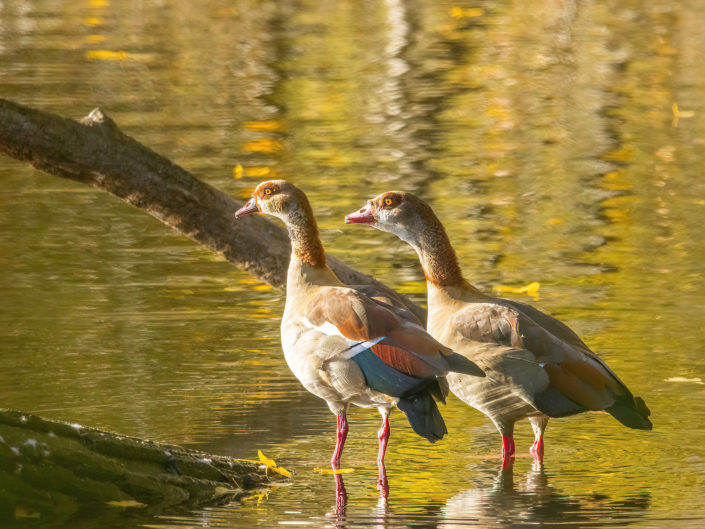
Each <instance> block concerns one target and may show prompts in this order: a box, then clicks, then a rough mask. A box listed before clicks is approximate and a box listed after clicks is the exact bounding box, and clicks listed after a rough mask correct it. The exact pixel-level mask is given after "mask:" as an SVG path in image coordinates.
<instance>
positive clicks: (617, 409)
mask: <svg viewBox="0 0 705 529" xmlns="http://www.w3.org/2000/svg"><path fill="white" fill-rule="evenodd" d="M605 411H606V412H607V413H609V414H610V415H612V417H614V418H615V419H617V420H618V421H619V422H621V423H622V424H623V425H624V426H628V427H629V428H634V429H636V430H651V428H653V425H652V424H651V421H650V420H649V419H648V417H649V415H651V410H649V408H647V407H646V403H645V402H644V399H642V398H641V397H632V396H631V395H626V396H624V397H621V398H619V399H617V402H615V403H614V404H613V405H612V406H610V407H609V408H605Z"/></svg>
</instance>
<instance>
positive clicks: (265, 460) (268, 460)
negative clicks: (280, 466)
mask: <svg viewBox="0 0 705 529" xmlns="http://www.w3.org/2000/svg"><path fill="white" fill-rule="evenodd" d="M257 455H258V456H259V462H260V463H262V464H263V465H265V466H266V467H267V468H272V467H276V466H277V463H276V462H275V461H274V459H272V458H269V457H267V456H266V455H264V454H263V453H262V450H257Z"/></svg>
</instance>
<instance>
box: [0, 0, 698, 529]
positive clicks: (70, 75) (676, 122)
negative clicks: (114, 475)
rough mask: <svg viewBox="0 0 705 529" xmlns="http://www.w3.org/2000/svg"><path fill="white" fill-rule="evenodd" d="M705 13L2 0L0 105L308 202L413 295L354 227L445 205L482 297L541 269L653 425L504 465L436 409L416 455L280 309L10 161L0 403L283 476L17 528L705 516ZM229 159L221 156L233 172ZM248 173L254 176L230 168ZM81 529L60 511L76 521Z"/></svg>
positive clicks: (598, 5) (331, 232)
mask: <svg viewBox="0 0 705 529" xmlns="http://www.w3.org/2000/svg"><path fill="white" fill-rule="evenodd" d="M703 27H705V5H703V4H702V3H701V2H696V1H695V0H690V1H683V2H666V1H660V0H653V1H649V2H638V1H629V0H627V1H616V0H608V1H606V2H597V1H592V2H590V1H585V2H582V1H581V2H573V1H570V0H566V1H558V0H555V1H549V2H542V3H537V2H530V3H529V2H519V1H515V2H509V1H506V2H502V1H490V0H487V1H482V2H476V3H472V2H471V3H468V2H457V3H447V2H433V1H423V0H416V1H413V0H412V1H403V0H387V1H382V0H380V1H371V0H363V1H360V2H357V1H333V0H329V1H326V0H324V1H307V0H302V1H299V2H281V1H279V2H277V1H258V2H255V1H247V0H239V1H238V0H228V1H226V0H222V1H208V2H205V1H204V2H187V1H185V0H175V1H172V2H148V1H147V2H144V1H137V0H135V1H127V2H118V1H116V0H81V1H76V2H68V1H61V0H37V1H32V2H30V1H22V0H5V1H3V2H2V4H0V96H2V97H7V98H10V99H12V100H15V101H18V102H20V103H24V104H27V105H30V106H36V107H38V108H41V109H43V110H47V111H50V112H55V113H59V114H62V115H66V116H70V117H74V118H80V117H82V116H84V115H86V114H87V113H88V112H89V111H90V110H91V109H92V108H94V107H95V106H100V107H101V108H102V109H103V110H104V111H105V112H106V113H108V114H109V115H110V116H111V117H112V118H113V119H115V120H116V122H117V123H118V124H119V125H120V126H121V128H122V129H123V130H124V131H125V132H126V133H127V134H129V135H131V136H133V137H135V138H136V139H138V140H139V141H141V142H142V143H144V144H145V145H147V146H149V147H151V148H153V149H155V150H156V151H158V152H160V153H161V154H163V155H165V156H167V157H169V158H171V159H172V160H174V161H175V162H177V163H179V164H181V165H182V166H184V167H185V168H187V169H189V170H190V171H192V172H193V173H194V174H195V175H196V176H198V177H199V178H201V179H203V180H205V181H207V182H209V183H210V184H212V185H214V186H216V187H218V188H219V189H222V190H223V191H225V192H228V193H231V194H233V195H235V196H238V197H245V196H248V195H249V193H250V191H251V190H252V188H253V187H254V186H255V185H256V184H257V183H258V182H259V181H261V180H263V179H267V178H271V177H283V178H287V179H290V180H292V181H294V182H296V183H297V184H298V185H300V186H301V187H302V188H303V189H304V190H305V191H306V192H307V193H308V194H309V197H310V199H311V201H312V204H313V207H314V210H315V212H316V213H317V215H318V217H319V222H320V225H321V228H322V237H323V240H324V244H326V246H327V249H328V251H329V252H330V253H331V254H333V255H336V256H338V257H340V258H342V259H344V260H346V261H347V262H349V263H350V264H352V265H353V266H355V267H357V268H359V269H361V270H364V271H368V272H370V273H373V274H374V275H375V276H377V277H378V278H380V279H381V280H383V281H385V282H386V283H388V284H390V285H393V286H395V287H397V288H399V289H400V290H402V291H404V292H407V293H409V294H410V295H411V296H412V297H413V298H414V299H416V300H417V301H419V302H423V300H424V295H425V285H424V283H423V275H422V273H421V270H420V268H419V266H418V264H417V259H416V256H415V254H413V252H412V251H411V250H410V249H409V248H407V247H406V246H403V245H401V244H399V243H398V241H397V240H396V239H394V238H393V237H392V236H390V235H387V234H382V233H379V232H372V231H369V230H365V229H362V228H360V227H356V226H345V225H344V224H343V223H342V218H343V216H344V215H345V214H346V213H349V212H350V211H352V210H354V209H357V208H359V207H360V206H361V205H362V204H363V203H364V202H365V200H367V199H368V198H369V197H371V196H373V195H376V194H377V193H379V192H382V191H385V190H388V189H404V190H408V191H413V192H415V193H417V194H419V195H421V196H423V197H424V198H426V199H427V200H428V201H429V202H431V203H432V204H433V206H434V208H435V209H436V212H437V213H438V215H439V217H440V218H442V219H443V220H444V222H445V224H446V226H447V228H448V231H449V233H450V236H451V239H452V241H453V242H454V244H455V247H456V250H457V252H458V254H459V257H460V259H461V262H462V263H463V267H464V270H465V272H466V275H467V277H468V278H469V279H471V280H472V281H473V282H474V283H475V284H476V285H477V286H479V287H481V288H483V289H486V290H491V289H493V288H496V287H498V286H512V287H521V286H523V285H526V284H528V283H530V282H533V281H537V282H539V283H540V288H539V291H538V299H534V298H532V297H531V296H528V295H525V294H511V293H510V294H506V295H507V296H511V297H513V298H515V299H519V300H521V301H525V302H531V303H534V304H536V305H537V306H539V307H540V308H542V309H543V310H545V311H547V312H549V313H551V314H553V315H555V316H557V317H559V318H561V319H562V320H563V321H565V322H566V323H568V324H569V325H571V326H572V327H573V328H574V329H575V330H576V331H578V332H579V333H580V334H581V336H583V338H584V339H585V341H586V342H587V343H588V344H589V345H590V346H591V347H592V348H593V349H594V350H596V351H598V352H599V353H600V354H601V355H602V357H603V358H604V359H605V360H606V361H607V362H608V363H609V364H610V366H612V367H613V368H614V370H615V371H617V372H618V373H619V375H620V376H621V377H622V379H623V380H624V381H625V382H626V383H627V384H628V385H629V387H630V388H631V389H632V390H633V391H634V393H635V394H637V395H641V396H642V397H644V399H645V400H646V402H647V403H648V405H649V407H650V408H651V410H652V413H653V415H652V418H653V422H654V425H655V427H654V431H653V432H637V431H631V430H628V429H626V428H624V427H622V426H621V425H619V424H618V423H617V422H616V421H614V420H613V419H611V418H610V417H608V416H605V415H599V414H589V415H588V414H583V415H579V416H576V417H571V418H567V419H561V420H555V421H552V422H551V423H550V424H549V428H548V431H547V440H546V443H547V445H546V458H545V463H544V465H543V468H538V467H536V465H534V464H533V462H532V460H531V458H530V457H529V455H528V448H529V446H530V444H531V442H532V439H533V436H532V434H531V429H530V427H529V424H528V422H526V423H525V424H521V425H519V428H518V432H517V447H518V450H519V456H518V457H517V461H516V463H515V465H514V470H513V473H508V472H504V473H503V472H502V471H501V470H500V460H499V446H500V440H499V436H498V434H497V433H496V431H495V429H494V427H493V426H492V425H491V424H490V423H489V421H488V420H487V419H486V418H485V417H484V416H482V415H481V414H479V413H478V412H476V411H474V410H472V409H470V408H468V407H466V406H464V405H462V403H460V402H459V401H458V400H457V399H451V400H449V403H448V405H447V406H446V407H445V408H444V409H443V410H442V411H443V414H444V416H445V418H446V422H447V423H448V426H449V430H450V436H448V437H447V438H446V439H445V440H443V441H442V442H439V443H437V444H435V445H432V446H431V445H428V444H427V443H426V442H425V441H424V440H423V439H421V438H419V437H416V436H414V434H413V433H412V432H411V430H410V429H409V428H408V426H407V425H406V424H405V421H404V420H403V419H402V418H401V417H400V414H396V415H394V416H393V418H392V438H391V441H390V447H389V451H388V456H387V471H388V475H389V483H390V489H391V492H390V496H389V499H388V501H387V502H386V503H385V502H383V501H381V500H380V499H379V496H378V491H377V490H376V488H375V484H376V465H375V457H376V450H377V440H376V435H375V434H376V429H377V427H378V420H379V419H378V415H377V414H376V412H374V411H371V410H360V409H357V410H353V412H352V413H351V416H350V435H349V437H348V444H347V445H346V450H345V454H344V456H343V465H344V466H345V467H348V468H353V469H354V472H352V473H350V474H345V475H344V479H345V485H346V488H347V493H348V503H347V506H346V510H345V513H342V512H340V511H339V512H338V513H336V509H335V487H334V483H333V477H332V476H330V475H321V474H319V473H316V472H315V471H314V468H315V467H325V466H326V465H327V461H328V460H329V458H330V454H331V451H332V449H333V445H334V436H335V434H334V430H335V418H334V417H333V416H332V415H331V414H330V412H329V411H328V409H327V407H326V406H325V404H324V403H323V402H322V401H319V400H318V399H316V398H315V397H313V396H311V395H309V394H308V393H306V392H305V391H304V390H303V389H302V388H301V387H300V386H299V384H298V382H297V381H296V379H294V377H293V376H292V375H291V374H290V372H289V370H288V368H287V366H286V364H285V362H284V359H283V355H282V353H281V349H280V345H279V316H280V314H281V311H282V309H283V294H282V293H281V292H279V291H276V290H273V289H271V288H268V287H267V286H266V285H262V284H260V283H258V282H256V281H255V280H253V279H252V278H250V277H249V276H247V275H245V274H243V273H241V272H239V271H238V270H236V269H235V268H234V267H233V266H232V265H230V264H228V263H226V262H223V261H222V260H220V259H218V258H215V257H214V256H213V255H211V254H210V253H208V252H207V251H206V250H204V249H201V248H200V247H197V246H196V245H195V244H194V243H192V242H191V241H189V240H187V239H185V238H184V237H181V236H180V235H178V234H176V233H174V232H172V231H170V230H169V229H168V228H166V227H164V226H163V225H162V224H160V223H159V222H157V221H156V220H154V219H152V218H150V217H147V216H146V215H144V214H143V213H142V212H140V211H137V210H135V209H132V208H130V207H129V206H127V205H125V204H123V203H121V202H119V201H117V200H116V199H114V198H113V197H111V196H109V195H107V194H106V193H103V192H99V191H95V190H93V189H91V188H87V187H84V186H81V185H79V184H75V183H72V182H68V181H64V180H61V179H58V178H56V177H53V176H49V175H46V174H43V173H40V172H38V171H35V170H33V169H32V168H30V167H29V166H26V165H23V164H19V163H17V162H15V161H13V160H10V159H7V158H0V269H1V270H2V274H0V294H1V296H2V301H0V388H2V401H1V402H0V407H5V408H15V409H21V410H24V411H28V412H34V413H37V414H40V415H42V416H45V417H49V418H57V419H63V420H68V421H71V422H78V423H81V424H84V425H87V426H93V427H98V428H103V429H107V430H111V431H117V432H120V433H124V434H128V435H132V436H138V437H143V438H148V439H153V440H157V441H164V442H169V443H177V444H182V445H185V446H189V447H195V448H199V449H203V450H207V451H209V452H214V453H219V454H225V455H232V456H236V457H245V458H253V457H256V455H257V450H258V449H260V450H262V451H263V452H264V453H265V454H267V455H269V456H270V457H273V458H275V459H276V460H277V462H278V463H279V464H281V465H283V466H284V467H286V468H288V469H290V470H291V471H292V472H293V473H294V475H295V477H294V480H293V481H292V483H291V485H289V486H286V487H281V488H278V489H275V490H273V491H272V492H271V493H270V494H269V495H268V497H258V498H253V499H251V500H250V501H247V502H245V503H242V504H240V503H236V504H233V505H229V506H226V507H220V508H214V509H204V510H201V511H195V512H193V511H185V512H184V511H178V512H171V511H167V512H159V511H157V512H154V511H150V512H146V511H144V512H142V511H140V510H139V509H120V508H117V507H106V508H92V509H91V510H90V512H79V513H76V514H74V515H72V516H71V517H70V518H68V519H66V518H62V517H61V516H60V515H57V517H55V518H51V519H50V518H46V517H45V518H43V519H39V520H37V519H34V518H27V519H25V518H18V519H17V520H14V521H8V523H10V524H12V526H13V527H14V526H18V527H24V526H28V527H30V526H32V527H35V526H49V525H54V526H57V527H60V526H64V525H66V526H69V525H70V526H74V527H75V526H86V527H94V526H95V527H98V526H101V527H109V526H118V527H131V526H150V527H167V526H169V527H172V526H173V527H176V526H179V527H203V526H207V527H211V526H213V527H255V526H259V527H275V526H279V525H307V526H314V527H322V526H329V527H334V526H340V527H446V528H448V527H453V528H459V527H490V526H492V527H524V526H527V527H528V526H536V525H542V524H543V525H550V526H558V527H563V526H566V527H567V526H570V527H587V526H589V527H614V526H626V525H629V526H631V527H638V528H646V527H650V528H661V527H679V528H680V527H702V526H703V524H705V433H704V431H703V427H704V426H705V420H704V419H705V384H703V382H705V363H704V362H703V351H704V350H705V336H704V335H703V327H704V326H705V325H704V324H705V281H704V279H703V272H702V268H703V260H704V259H705V230H703V227H702V225H703V219H704V218H705V180H704V179H703V176H702V173H703V170H704V169H705V150H704V149H703V146H704V145H705V120H704V119H703V116H705V55H704V54H703V52H702V50H703V49H705V32H703V31H702V28H703ZM238 165H239V166H240V167H241V170H238V169H237V166H238ZM235 176H240V178H235ZM69 522H70V523H69Z"/></svg>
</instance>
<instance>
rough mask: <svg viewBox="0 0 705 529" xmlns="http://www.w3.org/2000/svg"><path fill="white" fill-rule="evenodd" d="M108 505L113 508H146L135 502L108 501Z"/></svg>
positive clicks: (142, 504)
mask: <svg viewBox="0 0 705 529" xmlns="http://www.w3.org/2000/svg"><path fill="white" fill-rule="evenodd" d="M108 505H113V506H115V507H146V506H147V505H146V504H145V503H140V502H138V501H135V500H123V501H109V502H108Z"/></svg>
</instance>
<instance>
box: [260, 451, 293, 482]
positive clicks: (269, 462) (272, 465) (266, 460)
mask: <svg viewBox="0 0 705 529" xmlns="http://www.w3.org/2000/svg"><path fill="white" fill-rule="evenodd" d="M257 455H258V456H259V462H260V463H262V464H263V465H265V466H266V467H267V468H268V469H270V470H273V471H274V472H276V473H277V474H281V475H282V476H286V477H287V478H290V477H291V472H289V471H288V470H287V469H285V468H283V467H278V466H277V463H276V462H275V461H274V459H272V458H270V457H267V456H266V455H264V454H263V453H262V450H257Z"/></svg>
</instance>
